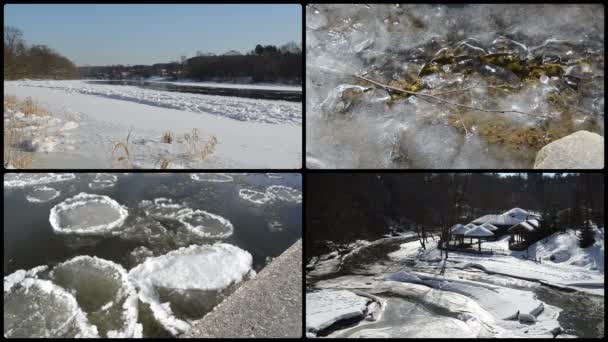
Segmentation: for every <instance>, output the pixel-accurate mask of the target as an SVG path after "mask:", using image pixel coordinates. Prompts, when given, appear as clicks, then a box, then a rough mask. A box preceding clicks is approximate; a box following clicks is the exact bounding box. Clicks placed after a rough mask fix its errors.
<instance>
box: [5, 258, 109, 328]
mask: <svg viewBox="0 0 608 342" xmlns="http://www.w3.org/2000/svg"><path fill="white" fill-rule="evenodd" d="M44 269H46V266H42V267H36V268H35V269H33V270H30V271H24V270H18V271H16V272H14V273H12V274H10V275H8V276H5V277H4V337H9V338H10V337H13V338H18V337H63V338H70V337H98V332H97V328H96V327H95V326H93V325H91V324H90V323H89V321H88V320H87V315H86V314H85V313H84V312H83V311H82V310H81V308H80V307H79V305H78V302H77V301H76V298H75V297H74V295H73V294H71V293H70V292H68V291H66V290H65V289H63V288H62V287H60V286H57V285H55V284H53V283H52V282H51V281H49V280H43V279H38V278H37V275H36V274H37V273H38V272H39V271H41V270H44Z"/></svg>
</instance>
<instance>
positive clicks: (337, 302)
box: [306, 290, 370, 333]
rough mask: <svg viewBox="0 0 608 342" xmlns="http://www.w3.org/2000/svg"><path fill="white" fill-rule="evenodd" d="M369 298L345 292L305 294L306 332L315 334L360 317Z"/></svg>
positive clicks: (326, 291)
mask: <svg viewBox="0 0 608 342" xmlns="http://www.w3.org/2000/svg"><path fill="white" fill-rule="evenodd" d="M369 302H370V299H369V298H366V297H362V296H358V295H356V294H354V293H353V292H350V291H345V290H337V291H336V290H321V291H318V292H313V293H307V294H306V330H307V331H310V332H313V333H316V332H318V331H320V330H323V329H325V328H327V327H329V326H330V325H332V324H334V323H335V322H337V321H340V320H343V319H348V318H352V317H357V316H362V315H363V313H364V312H365V310H366V309H367V304H368V303H369Z"/></svg>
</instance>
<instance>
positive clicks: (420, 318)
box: [306, 237, 604, 338]
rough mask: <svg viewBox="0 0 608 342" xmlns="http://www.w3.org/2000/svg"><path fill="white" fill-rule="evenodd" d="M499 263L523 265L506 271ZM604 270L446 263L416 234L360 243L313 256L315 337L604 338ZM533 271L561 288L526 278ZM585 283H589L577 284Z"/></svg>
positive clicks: (311, 331) (459, 259)
mask: <svg viewBox="0 0 608 342" xmlns="http://www.w3.org/2000/svg"><path fill="white" fill-rule="evenodd" d="M598 246H599V245H598ZM601 246H602V247H601V248H602V250H603V242H602V243H601ZM476 258H477V259H476ZM602 258H603V257H602ZM484 259H494V260H484ZM475 261H477V262H475ZM495 264H501V265H504V267H506V268H503V269H504V270H509V269H510V267H513V268H517V269H518V271H514V272H513V273H512V275H513V276H510V275H509V274H507V275H504V274H496V273H494V272H492V270H494V271H497V272H498V270H496V268H494V265H495ZM589 267H591V268H589ZM600 267H601V272H599V271H598V270H594V269H592V268H593V267H592V266H591V265H590V264H589V265H588V266H587V267H579V266H574V267H571V266H570V265H560V264H553V263H551V262H546V263H540V264H537V263H534V262H532V261H527V260H520V259H518V258H516V257H512V256H504V257H488V256H482V257H480V256H471V255H467V254H464V253H450V257H449V258H448V261H447V262H446V263H445V264H444V263H443V262H442V261H441V258H440V256H439V251H438V250H437V249H436V248H435V247H434V246H433V243H432V242H431V243H430V244H428V245H427V250H426V251H423V250H421V249H420V245H419V243H418V241H417V240H416V239H415V238H412V237H405V238H404V237H398V238H387V239H381V240H377V241H374V242H362V241H360V242H359V243H355V244H352V246H351V247H350V250H349V252H347V253H346V254H342V256H338V255H337V254H333V255H332V254H329V255H324V256H319V257H317V258H312V259H310V264H309V265H308V273H307V291H308V292H307V306H306V308H307V309H306V310H307V311H306V317H307V318H306V320H307V334H308V336H310V337H313V336H328V337H409V338H412V337H423V338H424V337H437V338H439V337H466V338H471V337H553V336H554V335H556V336H560V337H568V336H570V337H574V336H576V337H599V336H603V334H604V331H603V329H604V328H603V320H604V297H603V264H601V266H600ZM524 275H526V276H528V277H531V278H534V279H538V280H542V281H545V282H546V283H548V284H551V285H552V287H549V286H546V285H543V284H541V283H540V282H539V281H534V280H532V281H531V280H523V279H521V277H524ZM549 280H550V281H549ZM583 283H585V284H589V287H585V286H575V285H573V284H577V285H582V284H583ZM566 284H567V286H566ZM591 284H596V285H593V286H592V285H591ZM600 284H601V285H600ZM556 285H559V286H561V287H562V289H561V290H560V289H558V288H556Z"/></svg>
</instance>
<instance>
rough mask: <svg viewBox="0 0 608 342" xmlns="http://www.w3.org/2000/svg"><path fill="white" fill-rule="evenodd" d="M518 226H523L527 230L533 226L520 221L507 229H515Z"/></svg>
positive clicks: (531, 229)
mask: <svg viewBox="0 0 608 342" xmlns="http://www.w3.org/2000/svg"><path fill="white" fill-rule="evenodd" d="M518 227H523V228H524V229H525V230H527V231H529V232H533V231H534V227H532V225H530V224H529V223H528V222H520V223H518V224H516V225H514V226H513V227H511V228H509V231H512V230H515V229H517V228H518Z"/></svg>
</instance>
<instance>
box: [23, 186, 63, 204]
mask: <svg viewBox="0 0 608 342" xmlns="http://www.w3.org/2000/svg"><path fill="white" fill-rule="evenodd" d="M59 195H61V192H60V191H58V190H55V189H53V188H49V187H47V186H40V187H36V188H34V190H32V191H31V192H30V193H28V194H26V195H25V198H26V199H27V201H28V202H30V203H45V202H49V201H52V200H54V199H55V198H57V197H59Z"/></svg>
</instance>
